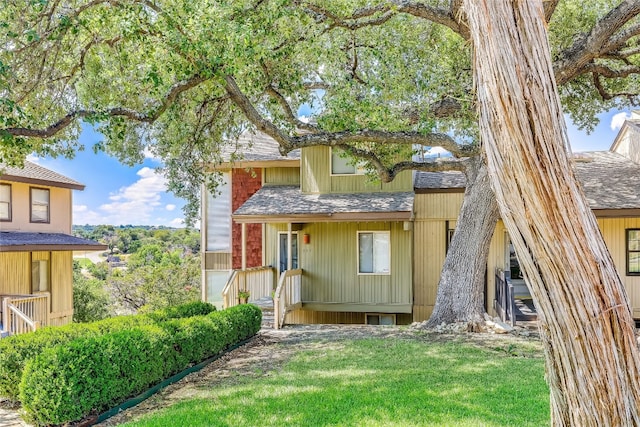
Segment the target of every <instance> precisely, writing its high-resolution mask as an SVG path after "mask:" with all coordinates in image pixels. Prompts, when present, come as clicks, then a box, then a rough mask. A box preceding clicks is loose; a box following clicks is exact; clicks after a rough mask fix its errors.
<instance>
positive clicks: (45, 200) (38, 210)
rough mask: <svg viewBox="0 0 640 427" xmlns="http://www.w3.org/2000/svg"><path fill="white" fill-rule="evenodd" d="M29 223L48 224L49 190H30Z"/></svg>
mask: <svg viewBox="0 0 640 427" xmlns="http://www.w3.org/2000/svg"><path fill="white" fill-rule="evenodd" d="M31 222H49V190H48V189H46V188H31Z"/></svg>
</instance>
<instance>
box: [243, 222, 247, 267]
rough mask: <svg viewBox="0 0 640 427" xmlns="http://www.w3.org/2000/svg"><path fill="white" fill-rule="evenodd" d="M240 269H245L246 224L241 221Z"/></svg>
mask: <svg viewBox="0 0 640 427" xmlns="http://www.w3.org/2000/svg"><path fill="white" fill-rule="evenodd" d="M242 269H243V270H246V269H247V224H246V223H244V222H243V223H242Z"/></svg>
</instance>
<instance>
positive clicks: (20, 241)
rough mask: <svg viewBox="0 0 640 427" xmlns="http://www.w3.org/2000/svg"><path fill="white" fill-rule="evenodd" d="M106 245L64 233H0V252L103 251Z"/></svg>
mask: <svg viewBox="0 0 640 427" xmlns="http://www.w3.org/2000/svg"><path fill="white" fill-rule="evenodd" d="M104 249H107V245H103V244H101V243H98V242H95V241H93V240H87V239H82V238H80V237H75V236H71V235H69V234H64V233H29V232H23V231H0V252H10V251H11V252H16V251H40V250H42V251H77V250H96V251H99V250H104Z"/></svg>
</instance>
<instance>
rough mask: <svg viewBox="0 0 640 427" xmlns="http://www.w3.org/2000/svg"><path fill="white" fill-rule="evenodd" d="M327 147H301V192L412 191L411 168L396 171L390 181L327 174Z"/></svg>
mask: <svg viewBox="0 0 640 427" xmlns="http://www.w3.org/2000/svg"><path fill="white" fill-rule="evenodd" d="M330 152H331V150H330V147H310V148H304V149H303V150H302V159H301V161H300V165H301V168H302V169H301V177H302V178H301V179H302V192H304V193H329V192H331V193H362V192H380V191H384V192H392V191H412V190H413V174H412V172H411V171H404V172H402V173H400V174H399V175H398V176H397V177H396V179H394V180H393V181H392V182H390V183H381V182H380V181H372V180H371V179H370V178H369V177H367V176H365V175H333V176H332V175H331V156H330Z"/></svg>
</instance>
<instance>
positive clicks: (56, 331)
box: [0, 302, 215, 401]
mask: <svg viewBox="0 0 640 427" xmlns="http://www.w3.org/2000/svg"><path fill="white" fill-rule="evenodd" d="M214 310H215V307H214V306H213V305H211V304H208V303H204V302H192V303H188V304H184V305H182V306H177V307H171V308H166V309H163V310H158V311H155V312H151V313H147V314H140V315H134V316H120V317H112V318H109V319H104V320H100V321H98V322H93V323H74V324H69V325H65V326H52V327H47V328H42V329H40V330H37V331H35V332H33V333H29V334H23V335H15V336H11V337H9V338H5V339H2V340H0V396H3V397H6V398H8V399H10V400H13V401H16V400H18V398H19V397H18V394H19V387H18V386H19V384H20V378H21V376H22V371H23V369H24V366H25V365H26V363H27V362H28V361H29V360H31V359H33V358H34V357H36V356H37V355H39V354H40V353H42V352H43V351H44V350H46V349H48V348H51V347H54V346H56V345H59V344H65V343H69V342H70V341H72V340H75V339H77V338H82V337H92V336H99V335H103V334H105V333H110V332H116V331H121V330H126V329H132V328H136V327H140V326H143V325H150V324H155V323H158V322H163V321H166V320H169V319H175V318H180V317H189V316H196V315H206V314H209V313H211V312H213V311H214Z"/></svg>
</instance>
